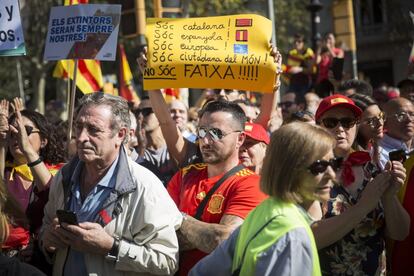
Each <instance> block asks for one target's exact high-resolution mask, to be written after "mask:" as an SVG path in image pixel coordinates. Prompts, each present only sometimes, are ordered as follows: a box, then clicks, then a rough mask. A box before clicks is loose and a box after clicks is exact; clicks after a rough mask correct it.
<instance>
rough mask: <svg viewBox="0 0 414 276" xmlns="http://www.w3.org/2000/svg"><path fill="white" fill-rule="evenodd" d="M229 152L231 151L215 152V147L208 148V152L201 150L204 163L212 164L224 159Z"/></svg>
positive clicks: (229, 154) (228, 155)
mask: <svg viewBox="0 0 414 276" xmlns="http://www.w3.org/2000/svg"><path fill="white" fill-rule="evenodd" d="M231 154H232V153H231V152H227V153H217V151H216V150H215V149H211V148H208V152H206V153H205V152H203V150H201V155H202V156H203V161H204V163H206V164H212V165H215V164H219V163H222V162H224V161H226V160H227V159H228V158H229V157H230V156H231Z"/></svg>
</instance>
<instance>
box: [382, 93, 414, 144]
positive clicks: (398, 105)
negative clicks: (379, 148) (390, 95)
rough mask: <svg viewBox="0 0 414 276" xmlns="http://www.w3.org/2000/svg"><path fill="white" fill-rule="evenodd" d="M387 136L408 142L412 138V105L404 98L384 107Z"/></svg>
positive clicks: (413, 115)
mask: <svg viewBox="0 0 414 276" xmlns="http://www.w3.org/2000/svg"><path fill="white" fill-rule="evenodd" d="M384 111H385V115H386V121H385V128H386V129H387V130H388V132H387V135H389V136H391V137H393V138H395V139H397V140H400V141H403V142H410V141H411V140H412V139H413V137H414V105H413V104H412V103H411V101H409V100H407V99H406V98H401V97H400V98H396V99H392V100H390V101H388V102H387V103H386V104H385V105H384Z"/></svg>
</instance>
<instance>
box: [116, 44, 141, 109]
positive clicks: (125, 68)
mask: <svg viewBox="0 0 414 276" xmlns="http://www.w3.org/2000/svg"><path fill="white" fill-rule="evenodd" d="M118 52H119V57H120V58H119V80H118V82H119V89H118V94H119V96H121V97H123V98H124V99H126V100H127V101H128V102H137V101H139V98H138V96H137V93H135V90H134V88H133V87H132V80H133V77H132V73H131V67H129V63H128V59H127V57H126V54H125V49H124V46H123V45H121V44H118Z"/></svg>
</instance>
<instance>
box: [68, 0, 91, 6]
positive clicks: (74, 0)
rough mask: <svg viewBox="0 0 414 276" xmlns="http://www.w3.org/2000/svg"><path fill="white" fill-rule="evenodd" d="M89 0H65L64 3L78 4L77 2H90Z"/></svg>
mask: <svg viewBox="0 0 414 276" xmlns="http://www.w3.org/2000/svg"><path fill="white" fill-rule="evenodd" d="M88 1H89V0H65V3H64V5H65V6H69V5H77V4H88Z"/></svg>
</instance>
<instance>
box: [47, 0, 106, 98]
mask: <svg viewBox="0 0 414 276" xmlns="http://www.w3.org/2000/svg"><path fill="white" fill-rule="evenodd" d="M87 3H88V0H65V1H64V4H65V6H68V5H76V4H87ZM74 67H75V62H74V61H73V60H60V61H58V62H57V64H56V67H55V69H54V71H53V77H55V78H68V77H69V78H70V79H72V80H73V71H74ZM76 86H77V87H78V88H79V90H81V91H82V92H83V93H84V94H87V93H92V92H96V91H99V90H100V89H101V88H102V86H103V78H102V71H101V64H100V62H99V60H84V59H80V60H78V72H77V76H76Z"/></svg>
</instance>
